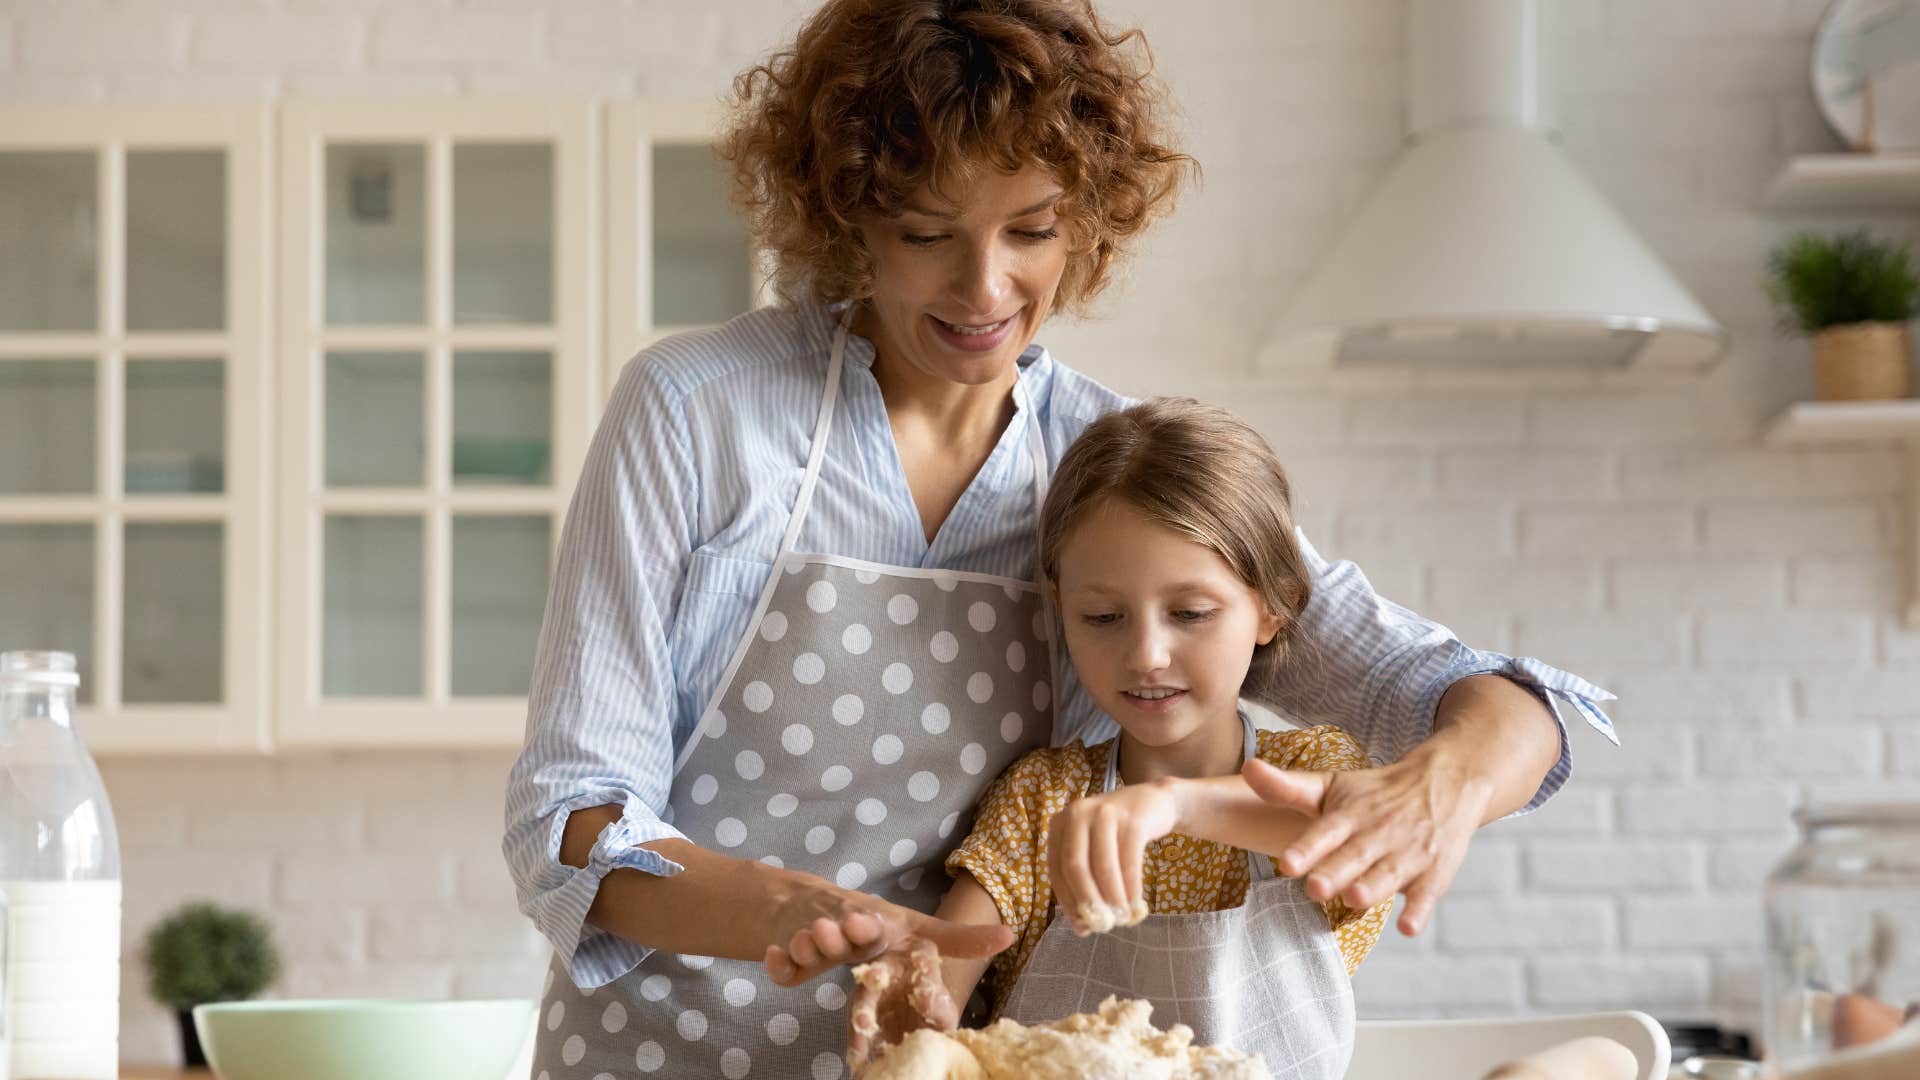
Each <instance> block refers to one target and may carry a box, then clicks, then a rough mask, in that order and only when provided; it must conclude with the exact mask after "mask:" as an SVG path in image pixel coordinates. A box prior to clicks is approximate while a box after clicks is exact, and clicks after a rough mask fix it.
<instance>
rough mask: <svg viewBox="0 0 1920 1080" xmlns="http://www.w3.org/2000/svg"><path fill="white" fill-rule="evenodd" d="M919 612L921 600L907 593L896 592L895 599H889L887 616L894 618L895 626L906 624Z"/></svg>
mask: <svg viewBox="0 0 1920 1080" xmlns="http://www.w3.org/2000/svg"><path fill="white" fill-rule="evenodd" d="M919 614H920V603H919V601H917V600H915V599H914V598H913V597H911V596H908V595H907V594H906V593H894V594H893V599H891V600H889V601H887V618H889V619H892V620H893V624H894V625H895V626H905V625H907V624H908V623H910V622H912V621H913V620H914V619H915V618H916V617H918V616H919Z"/></svg>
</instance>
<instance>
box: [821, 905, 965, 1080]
mask: <svg viewBox="0 0 1920 1080" xmlns="http://www.w3.org/2000/svg"><path fill="white" fill-rule="evenodd" d="M853 980H854V987H853V997H852V999H851V1002H852V1004H851V1005H850V1006H849V1008H848V1010H847V1062H848V1064H849V1065H850V1066H851V1067H852V1068H853V1070H854V1072H855V1074H856V1075H857V1074H858V1073H859V1072H860V1070H861V1069H863V1068H864V1067H865V1066H866V1065H867V1063H868V1062H869V1061H871V1060H872V1057H873V1053H874V1051H875V1050H878V1049H880V1048H882V1047H887V1046H892V1045H893V1044H895V1043H897V1042H899V1041H900V1040H901V1039H904V1038H906V1037H907V1034H908V1033H909V1032H912V1031H917V1030H919V1029H920V1028H933V1029H934V1030H936V1031H952V1030H953V1029H954V1028H956V1027H958V1026H959V1024H960V1006H958V1005H957V1004H955V1003H954V1000H953V995H952V994H950V993H948V991H947V984H946V980H944V979H942V978H941V977H940V950H939V949H938V948H937V947H935V946H934V944H933V942H931V941H928V940H927V939H926V938H919V937H916V938H911V939H909V940H908V941H907V942H906V943H905V944H904V945H902V946H901V947H900V948H896V949H893V950H890V951H888V952H886V953H883V954H881V956H880V958H879V959H877V960H872V961H869V962H868V963H865V964H861V965H860V966H859V967H857V968H854V969H853Z"/></svg>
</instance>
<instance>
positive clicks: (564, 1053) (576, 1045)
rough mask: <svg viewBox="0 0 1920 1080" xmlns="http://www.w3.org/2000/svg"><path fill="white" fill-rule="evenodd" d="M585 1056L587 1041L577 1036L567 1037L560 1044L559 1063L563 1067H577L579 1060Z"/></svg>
mask: <svg viewBox="0 0 1920 1080" xmlns="http://www.w3.org/2000/svg"><path fill="white" fill-rule="evenodd" d="M586 1056H587V1040H585V1039H583V1038H581V1037H580V1036H578V1035H569V1036H567V1041H566V1042H564V1043H561V1044H560V1062H561V1064H563V1065H578V1064H580V1059H581V1058H583V1057H586Z"/></svg>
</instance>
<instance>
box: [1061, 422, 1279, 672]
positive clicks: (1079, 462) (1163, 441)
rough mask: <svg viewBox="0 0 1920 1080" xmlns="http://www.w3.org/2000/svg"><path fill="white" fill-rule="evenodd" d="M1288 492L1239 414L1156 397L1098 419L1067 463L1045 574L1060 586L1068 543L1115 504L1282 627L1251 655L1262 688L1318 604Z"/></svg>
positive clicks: (1275, 462)
mask: <svg viewBox="0 0 1920 1080" xmlns="http://www.w3.org/2000/svg"><path fill="white" fill-rule="evenodd" d="M1292 494H1293V493H1292V485H1290V484H1289V483H1288V481H1287V473H1286V470H1285V469H1283V468H1281V466H1280V459H1279V458H1277V457H1275V456H1274V453H1273V448H1272V447H1271V446H1268V445H1267V441H1266V440H1265V439H1263V438H1261V437H1260V433H1259V432H1257V431H1255V430H1253V429H1252V428H1251V427H1248V426H1247V425H1246V424H1245V423H1243V422H1241V421H1240V420H1239V419H1237V418H1236V417H1234V415H1233V414H1232V413H1230V412H1228V411H1226V410H1225V409H1221V408H1217V407H1215V406H1212V405H1205V404H1202V403H1200V402H1198V401H1195V400H1193V399H1192V398H1153V399H1151V400H1149V401H1143V402H1141V403H1140V404H1138V405H1135V406H1133V407H1132V408H1129V409H1123V410H1121V411H1119V412H1116V413H1109V414H1108V415H1106V416H1103V417H1101V418H1100V419H1099V420H1096V421H1094V422H1093V423H1092V424H1091V425H1089V426H1088V427H1087V429H1086V431H1085V432H1083V433H1081V435H1080V437H1079V438H1078V439H1076V440H1074V443H1073V445H1072V446H1071V447H1069V448H1068V449H1067V453H1066V456H1065V457H1063V458H1061V460H1060V467H1059V469H1057V470H1056V471H1055V472H1054V474H1053V483H1052V485H1051V488H1050V489H1049V491H1048V493H1047V502H1046V506H1045V507H1044V508H1043V509H1042V510H1041V512H1040V569H1041V571H1042V573H1044V574H1045V575H1046V577H1047V579H1048V580H1049V581H1052V582H1056V583H1057V582H1058V581H1059V580H1060V567H1059V558H1060V548H1061V547H1062V546H1063V545H1064V544H1065V543H1066V539H1067V536H1068V535H1069V534H1071V533H1072V532H1073V529H1074V526H1075V525H1077V524H1079V522H1080V520H1081V519H1082V518H1083V517H1084V516H1085V515H1086V514H1087V512H1088V511H1089V510H1091V509H1093V508H1095V507H1097V506H1099V505H1100V504H1102V503H1104V502H1105V501H1107V500H1109V499H1114V500H1118V501H1120V502H1123V503H1125V504H1126V505H1127V506H1129V507H1131V508H1133V509H1134V510H1135V511H1137V512H1138V513H1140V514H1142V515H1143V516H1145V517H1146V518H1147V519H1148V520H1150V521H1154V522H1156V523H1158V524H1160V525H1163V526H1165V527H1167V528H1169V529H1172V530H1173V531H1174V532H1177V533H1179V534H1181V535H1182V536H1185V537H1187V538H1188V539H1190V540H1192V541H1194V542H1195V543H1197V544H1202V545H1204V546H1206V547H1208V548H1211V549H1212V550H1213V551H1214V552H1215V553H1216V554H1218V555H1219V556H1220V557H1221V558H1222V559H1224V560H1225V561H1226V563H1227V565H1228V566H1229V567H1232V568H1233V572H1234V573H1235V574H1236V575H1238V576H1239V578H1240V580H1241V581H1243V582H1245V583H1246V585H1247V587H1248V588H1250V589H1252V590H1253V592H1254V595H1255V596H1258V597H1259V598H1260V599H1261V601H1262V602H1263V603H1264V604H1265V605H1266V607H1267V610H1269V611H1271V612H1273V613H1274V614H1276V615H1279V616H1280V619H1281V622H1280V631H1279V633H1277V634H1275V635H1274V638H1273V640H1272V641H1271V642H1269V643H1267V644H1266V645H1262V646H1259V647H1258V648H1256V649H1255V650H1254V657H1253V667H1252V668H1250V669H1249V670H1248V673H1247V683H1246V685H1248V686H1250V687H1257V686H1259V685H1260V684H1261V683H1263V682H1265V681H1266V680H1267V679H1269V678H1270V677H1271V675H1272V673H1273V672H1274V670H1275V669H1277V668H1278V667H1279V666H1280V664H1281V663H1283V662H1284V661H1285V659H1286V657H1287V654H1288V652H1289V649H1290V646H1291V643H1292V632H1293V628H1294V625H1295V623H1297V622H1298V620H1299V618H1300V612H1301V611H1302V610H1304V609H1305V608H1306V606H1307V601H1308V600H1309V599H1310V598H1311V597H1312V591H1313V587H1312V583H1311V581H1310V579H1309V576H1308V571H1307V565H1306V558H1305V556H1304V555H1303V554H1302V553H1301V551H1300V545H1299V543H1298V542H1297V541H1296V540H1295V539H1294V533H1293V507H1292Z"/></svg>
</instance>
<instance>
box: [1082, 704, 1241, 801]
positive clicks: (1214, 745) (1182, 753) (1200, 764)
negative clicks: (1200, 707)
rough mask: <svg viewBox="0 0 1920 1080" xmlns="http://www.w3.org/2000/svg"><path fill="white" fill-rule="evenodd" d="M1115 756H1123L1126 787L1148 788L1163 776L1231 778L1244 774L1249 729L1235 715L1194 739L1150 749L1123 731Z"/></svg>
mask: <svg viewBox="0 0 1920 1080" xmlns="http://www.w3.org/2000/svg"><path fill="white" fill-rule="evenodd" d="M1114 752H1115V753H1117V754H1119V755H1120V762H1119V768H1118V771H1119V775H1120V782H1121V783H1123V784H1145V783H1148V782H1150V781H1154V780H1158V779H1160V778H1161V777H1163V776H1177V777H1180V778H1182V779H1187V780H1199V779H1203V778H1205V777H1209V776H1230V775H1232V774H1234V773H1237V772H1239V771H1240V764H1241V758H1242V757H1243V756H1244V755H1245V753H1246V728H1245V727H1244V726H1243V725H1242V724H1241V721H1240V715H1239V714H1238V713H1231V714H1228V715H1227V716H1225V717H1216V718H1214V719H1212V720H1209V721H1207V722H1206V723H1204V724H1201V725H1200V726H1199V727H1197V728H1195V729H1194V731H1193V733H1192V734H1191V735H1188V736H1187V737H1186V738H1184V739H1181V740H1180V741H1179V742H1177V743H1172V744H1170V745H1167V746H1148V745H1147V744H1145V743H1143V742H1141V741H1139V740H1138V739H1135V738H1134V737H1133V736H1132V735H1129V734H1127V732H1126V731H1125V730H1124V729H1123V730H1122V731H1121V732H1120V738H1119V739H1118V740H1117V741H1116V742H1115V743H1114Z"/></svg>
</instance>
